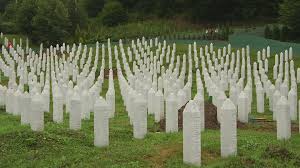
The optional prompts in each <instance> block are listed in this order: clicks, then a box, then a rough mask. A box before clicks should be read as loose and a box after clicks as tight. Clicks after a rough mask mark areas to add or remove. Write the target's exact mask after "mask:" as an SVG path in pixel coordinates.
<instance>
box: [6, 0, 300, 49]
mask: <svg viewBox="0 0 300 168" xmlns="http://www.w3.org/2000/svg"><path fill="white" fill-rule="evenodd" d="M299 13H300V1H298V0H251V1H248V0H226V1H224V0H201V1H199V0H51V1H47V0H0V31H2V32H4V33H12V34H23V35H26V36H28V37H29V38H30V40H31V41H32V42H34V43H39V42H43V43H45V44H46V45H47V44H52V43H61V42H62V41H68V42H74V41H77V40H80V41H83V42H89V40H91V41H96V40H101V38H107V37H115V38H122V37H124V36H126V34H128V35H129V36H132V37H134V36H140V35H145V36H147V35H148V36H157V35H166V34H173V33H174V32H178V31H184V32H187V31H188V32H193V31H199V30H201V31H203V30H202V28H203V27H214V28H216V29H217V28H220V29H221V30H224V32H225V33H228V32H229V31H228V32H227V29H228V28H223V27H226V26H230V25H233V24H234V23H237V22H240V23H244V24H247V23H248V22H249V23H250V22H251V23H253V21H255V22H257V23H259V22H267V23H280V24H284V25H285V26H286V28H287V29H288V30H287V31H288V32H290V33H289V34H293V36H290V37H295V35H299V32H298V31H299V30H300V29H298V28H299V27H300V21H299V19H300V17H299ZM203 25H205V26H203ZM121 28H122V31H118V29H121ZM124 32H126V33H124ZM115 33H116V34H117V35H116V34H115ZM174 36H175V35H174ZM188 37H189V36H188ZM296 37H297V36H296ZM91 38H94V39H91ZM292 40H293V39H292Z"/></svg>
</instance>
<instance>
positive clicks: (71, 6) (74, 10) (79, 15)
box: [64, 0, 88, 34]
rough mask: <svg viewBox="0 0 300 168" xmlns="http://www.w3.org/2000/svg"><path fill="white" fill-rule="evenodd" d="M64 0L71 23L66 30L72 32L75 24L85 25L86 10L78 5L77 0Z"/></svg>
mask: <svg viewBox="0 0 300 168" xmlns="http://www.w3.org/2000/svg"><path fill="white" fill-rule="evenodd" d="M64 2H65V3H64V4H65V6H66V7H67V9H68V15H69V20H70V23H71V24H70V27H69V30H68V31H69V32H71V33H72V34H73V33H74V32H75V30H76V27H77V26H79V27H84V26H86V24H87V19H88V16H87V14H86V12H85V11H84V10H83V9H82V8H80V7H79V5H78V3H77V0H64Z"/></svg>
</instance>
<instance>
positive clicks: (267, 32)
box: [265, 25, 272, 39]
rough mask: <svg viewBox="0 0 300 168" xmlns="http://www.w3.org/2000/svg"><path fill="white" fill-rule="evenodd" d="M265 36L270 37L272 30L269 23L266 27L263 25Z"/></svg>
mask: <svg viewBox="0 0 300 168" xmlns="http://www.w3.org/2000/svg"><path fill="white" fill-rule="evenodd" d="M265 38H267V39H270V38H272V31H271V29H270V26H269V25H266V27H265Z"/></svg>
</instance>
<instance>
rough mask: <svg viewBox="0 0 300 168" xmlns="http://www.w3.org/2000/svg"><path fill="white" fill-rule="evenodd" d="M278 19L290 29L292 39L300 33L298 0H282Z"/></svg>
mask: <svg viewBox="0 0 300 168" xmlns="http://www.w3.org/2000/svg"><path fill="white" fill-rule="evenodd" d="M279 13H280V21H281V22H282V23H283V24H284V25H286V26H288V27H289V28H290V29H291V33H292V34H293V35H292V36H291V37H293V39H296V38H298V39H299V35H300V1H299V0H284V1H283V3H282V4H281V5H280V11H279Z"/></svg>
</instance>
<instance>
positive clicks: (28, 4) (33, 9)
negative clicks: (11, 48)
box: [16, 0, 37, 35]
mask: <svg viewBox="0 0 300 168" xmlns="http://www.w3.org/2000/svg"><path fill="white" fill-rule="evenodd" d="M36 13H37V5H36V0H23V1H22V2H21V3H19V8H18V9H17V14H16V26H17V28H18V30H19V31H20V32H21V33H23V34H26V35H29V34H32V30H33V29H34V28H33V26H32V18H33V17H34V16H35V15H36Z"/></svg>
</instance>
